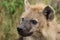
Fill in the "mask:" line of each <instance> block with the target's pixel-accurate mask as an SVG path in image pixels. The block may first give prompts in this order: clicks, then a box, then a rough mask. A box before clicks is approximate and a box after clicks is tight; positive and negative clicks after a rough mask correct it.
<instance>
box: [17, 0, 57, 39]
mask: <svg viewBox="0 0 60 40" xmlns="http://www.w3.org/2000/svg"><path fill="white" fill-rule="evenodd" d="M17 31H18V33H19V34H20V35H21V36H22V37H23V40H56V22H55V20H54V10H53V8H52V7H51V6H49V5H44V4H36V5H30V4H29V3H28V1H27V0H25V12H24V13H23V14H22V16H21V21H20V25H19V26H18V27H17Z"/></svg>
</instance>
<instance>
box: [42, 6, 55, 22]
mask: <svg viewBox="0 0 60 40" xmlns="http://www.w3.org/2000/svg"><path fill="white" fill-rule="evenodd" d="M43 14H44V16H45V17H46V19H47V20H50V21H51V20H53V19H54V10H53V8H52V7H51V6H46V7H45V8H44V10H43Z"/></svg>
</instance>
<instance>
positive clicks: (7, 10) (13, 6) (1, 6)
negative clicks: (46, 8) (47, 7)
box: [0, 0, 60, 40]
mask: <svg viewBox="0 0 60 40" xmlns="http://www.w3.org/2000/svg"><path fill="white" fill-rule="evenodd" d="M33 2H34V1H33ZM44 2H45V3H46V4H48V3H49V1H48V0H44ZM23 11H24V0H0V40H17V39H18V38H19V35H18V33H17V29H16V27H17V25H18V24H19V20H20V16H21V14H22V12H23ZM56 11H57V10H56ZM57 18H58V20H60V16H57ZM58 22H60V21H58Z"/></svg>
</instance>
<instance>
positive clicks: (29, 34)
mask: <svg viewBox="0 0 60 40" xmlns="http://www.w3.org/2000/svg"><path fill="white" fill-rule="evenodd" d="M17 31H18V34H19V35H21V36H23V37H26V36H31V35H32V34H33V32H28V31H26V30H20V29H17Z"/></svg>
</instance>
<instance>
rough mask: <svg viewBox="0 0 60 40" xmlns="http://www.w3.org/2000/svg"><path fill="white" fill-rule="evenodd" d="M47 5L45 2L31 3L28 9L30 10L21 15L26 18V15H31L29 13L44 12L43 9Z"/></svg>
mask: <svg viewBox="0 0 60 40" xmlns="http://www.w3.org/2000/svg"><path fill="white" fill-rule="evenodd" d="M46 6H47V5H45V4H42V3H41V4H36V5H30V7H29V9H28V11H25V12H24V13H23V14H22V16H21V18H24V17H26V16H27V15H29V14H32V13H31V12H33V13H34V12H35V14H36V12H42V11H43V9H44V8H45V7H46Z"/></svg>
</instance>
